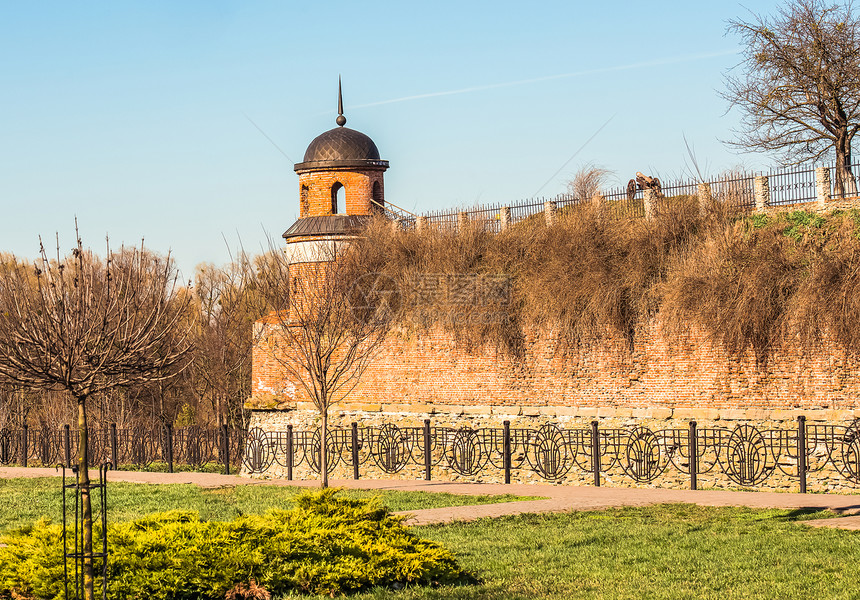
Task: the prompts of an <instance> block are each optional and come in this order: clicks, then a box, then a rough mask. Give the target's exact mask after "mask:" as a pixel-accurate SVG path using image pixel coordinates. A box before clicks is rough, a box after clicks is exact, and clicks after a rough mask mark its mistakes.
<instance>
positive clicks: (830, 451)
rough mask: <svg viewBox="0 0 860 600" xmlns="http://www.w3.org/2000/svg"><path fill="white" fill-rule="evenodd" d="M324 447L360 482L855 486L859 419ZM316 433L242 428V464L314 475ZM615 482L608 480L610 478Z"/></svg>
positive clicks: (386, 428) (481, 435)
mask: <svg viewBox="0 0 860 600" xmlns="http://www.w3.org/2000/svg"><path fill="white" fill-rule="evenodd" d="M326 446H327V447H328V452H329V465H328V466H329V472H330V473H331V472H334V471H335V470H336V469H337V467H338V466H339V465H341V466H343V467H351V469H352V471H353V473H354V475H353V476H354V477H355V478H356V479H357V478H359V477H360V476H361V474H362V472H364V473H365V476H366V475H367V473H368V471H369V470H370V468H371V467H374V468H375V469H376V471H375V473H376V474H377V475H379V474H381V475H383V476H384V475H385V474H395V473H399V472H401V471H402V470H404V469H405V468H407V467H412V468H413V469H416V470H417V471H423V475H424V478H425V479H431V478H432V477H433V474H434V473H436V475H437V476H438V475H439V474H440V471H444V472H451V473H454V474H456V475H457V476H460V477H464V478H476V477H484V476H492V477H499V478H500V479H501V476H504V480H505V481H506V482H509V481H510V480H511V476H512V474H514V475H520V476H522V475H526V476H527V477H528V476H538V477H539V478H540V479H543V480H546V481H560V480H563V479H565V478H566V477H584V476H585V477H587V478H590V479H592V480H593V482H594V484H595V485H600V484H601V481H602V480H603V479H605V478H607V477H612V478H615V477H619V478H622V479H627V480H628V481H630V482H632V483H634V484H654V482H655V481H658V480H659V478H660V477H662V476H669V475H671V474H674V476H675V477H676V478H677V477H683V478H685V480H686V481H687V482H688V485H689V487H691V488H692V489H696V488H697V482H698V481H699V479H700V478H702V477H710V478H711V479H720V480H721V481H725V482H726V483H730V484H733V485H736V486H740V487H744V488H754V487H759V486H764V485H766V484H767V482H768V481H769V480H771V479H772V478H774V477H775V476H777V475H779V476H782V477H787V478H788V479H789V480H790V481H792V482H795V483H796V484H798V485H799V486H800V489H801V491H805V490H806V482H807V477H808V476H809V474H811V473H816V472H820V471H822V470H823V469H825V467H828V466H830V467H831V468H832V469H833V470H834V474H838V477H840V478H841V479H842V480H843V483H845V484H847V485H850V486H857V485H860V420H856V421H854V422H852V423H848V424H841V425H833V424H827V425H819V424H816V425H807V424H806V421H805V419H804V418H803V417H800V418H798V422H797V427H795V428H792V429H788V428H785V429H763V428H758V427H755V426H753V425H751V424H739V425H736V426H735V427H733V428H728V427H710V428H701V429H700V428H698V427H697V425H696V423H695V422H690V423H688V426H687V427H680V428H671V429H660V430H652V429H649V428H647V427H641V426H640V427H624V428H600V427H599V425H598V422H597V421H594V422H592V423H591V427H590V428H589V427H583V428H562V427H559V426H557V425H552V424H548V425H544V426H542V427H540V428H536V429H535V428H511V427H510V424H509V422H507V421H506V422H505V423H504V427H502V428H479V429H472V428H469V427H463V428H453V427H436V426H431V424H430V422H429V421H425V424H424V427H398V426H397V425H395V424H384V425H382V426H374V427H358V426H357V425H356V424H353V426H352V428H333V429H331V430H330V431H329V434H328V439H327V443H326ZM320 451H321V439H320V431H319V430H318V429H316V430H309V431H294V430H292V429H290V430H289V431H286V432H284V431H275V432H267V431H264V430H262V429H259V428H254V429H252V430H251V431H250V432H248V437H247V443H246V449H245V452H244V465H245V469H246V471H247V472H249V473H251V474H254V473H264V472H266V471H267V470H268V469H269V468H270V467H271V466H272V465H273V464H278V465H280V466H281V467H284V468H287V470H288V475H289V477H290V478H291V477H292V472H293V469H298V468H300V467H303V466H304V467H306V468H308V469H309V470H310V472H312V473H317V474H318V473H319V471H320ZM613 480H614V479H613Z"/></svg>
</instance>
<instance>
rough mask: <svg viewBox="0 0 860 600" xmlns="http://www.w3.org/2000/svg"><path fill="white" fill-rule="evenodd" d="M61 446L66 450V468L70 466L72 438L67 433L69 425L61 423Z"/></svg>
mask: <svg viewBox="0 0 860 600" xmlns="http://www.w3.org/2000/svg"><path fill="white" fill-rule="evenodd" d="M63 447H64V449H65V451H66V468H67V469H71V468H72V440H71V436H70V435H69V426H68V425H63Z"/></svg>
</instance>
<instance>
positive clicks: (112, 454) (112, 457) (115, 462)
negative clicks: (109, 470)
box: [110, 423, 119, 469]
mask: <svg viewBox="0 0 860 600" xmlns="http://www.w3.org/2000/svg"><path fill="white" fill-rule="evenodd" d="M116 441H117V440H116V423H111V424H110V462H111V465H113V468H114V469H119V457H118V456H117V451H116V450H117V443H116Z"/></svg>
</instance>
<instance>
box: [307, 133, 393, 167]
mask: <svg viewBox="0 0 860 600" xmlns="http://www.w3.org/2000/svg"><path fill="white" fill-rule="evenodd" d="M328 167H370V168H377V169H380V168H381V169H383V170H384V169H387V168H388V161H385V160H380V159H379V149H378V148H377V147H376V144H374V143H373V140H372V139H370V138H369V137H368V136H366V135H364V134H363V133H361V132H360V131H356V130H355V129H349V128H347V127H335V128H334V129H329V130H328V131H326V132H325V133H323V134H322V135H318V136H317V137H316V138H314V140H313V141H312V142H311V143H310V145H309V146H308V149H307V150H306V151H305V158H304V160H303V161H302V162H300V163H299V164H297V165H296V166H295V170H296V171H300V170H313V169H317V168H328Z"/></svg>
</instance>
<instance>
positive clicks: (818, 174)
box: [815, 167, 830, 208]
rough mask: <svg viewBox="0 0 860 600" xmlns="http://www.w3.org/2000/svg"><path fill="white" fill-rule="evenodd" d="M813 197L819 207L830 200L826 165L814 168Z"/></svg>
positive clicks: (828, 175) (828, 176) (828, 172)
mask: <svg viewBox="0 0 860 600" xmlns="http://www.w3.org/2000/svg"><path fill="white" fill-rule="evenodd" d="M815 199H816V200H817V201H818V206H819V207H820V208H824V207H825V206H826V205H827V203H828V202H830V169H828V168H827V167H817V168H816V169H815Z"/></svg>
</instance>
